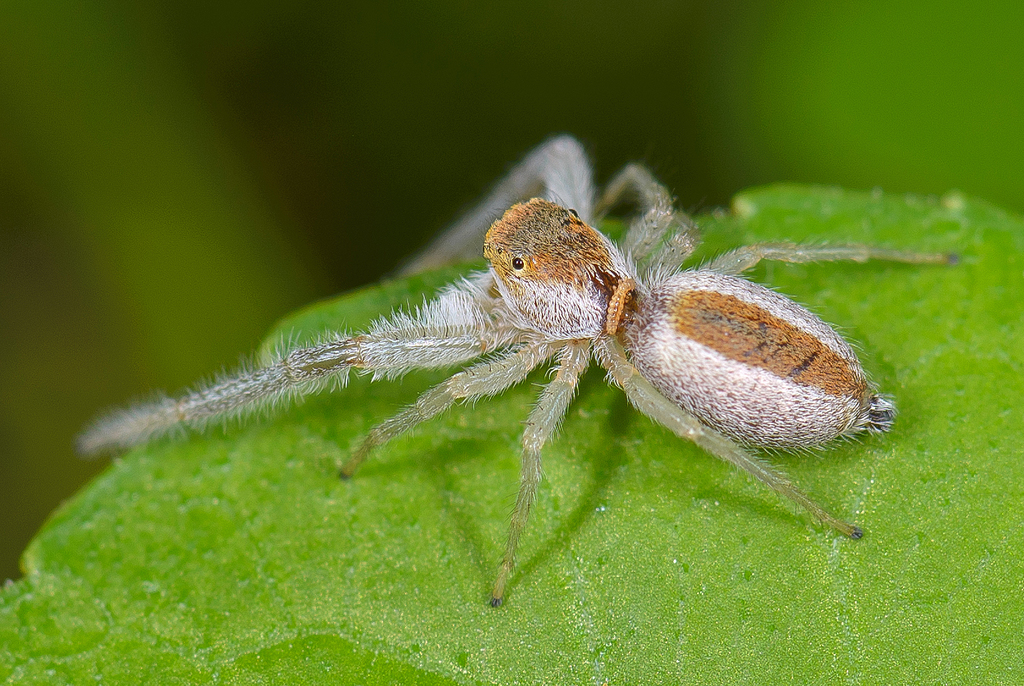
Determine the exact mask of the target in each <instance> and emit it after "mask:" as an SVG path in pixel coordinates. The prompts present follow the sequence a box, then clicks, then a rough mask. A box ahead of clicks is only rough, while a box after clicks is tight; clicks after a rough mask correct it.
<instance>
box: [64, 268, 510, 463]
mask: <svg viewBox="0 0 1024 686" xmlns="http://www.w3.org/2000/svg"><path fill="white" fill-rule="evenodd" d="M490 283H491V277H490V276H489V275H487V274H483V275H478V276H477V277H474V279H473V280H467V281H464V282H462V283H460V284H457V285H454V286H451V287H449V288H448V289H447V290H445V291H444V292H442V293H441V295H440V296H438V297H437V298H435V299H434V300H431V301H430V302H428V303H426V304H424V305H423V306H422V307H420V308H419V309H417V310H416V311H414V312H409V313H404V312H397V313H394V314H392V316H391V317H390V318H385V319H381V320H378V321H377V322H376V323H375V324H374V325H373V326H371V327H370V329H369V330H368V331H366V332H364V333H361V334H358V335H352V336H349V335H340V334H336V335H333V336H332V337H330V338H328V339H326V340H324V341H322V342H320V343H317V344H316V345H312V346H309V347H305V348H298V349H295V350H291V351H289V352H287V353H285V354H283V355H282V356H280V357H279V358H277V359H275V360H272V361H270V362H269V363H267V364H264V365H263V366H259V367H253V368H245V369H241V370H237V371H235V372H234V373H232V374H229V375H225V376H223V377H221V378H219V379H218V380H216V381H215V382H213V383H211V384H207V385H203V386H200V387H198V388H196V389H194V390H193V391H191V392H189V393H186V394H184V395H183V396H181V397H178V398H168V397H164V398H160V399H158V400H155V401H152V402H149V403H143V404H141V405H136V406H134V407H129V408H125V409H120V410H116V411H114V412H112V413H110V414H108V415H106V416H105V417H101V418H100V419H99V420H98V421H96V422H95V423H94V424H93V425H92V426H90V427H89V428H88V429H86V431H85V432H83V433H82V434H81V435H80V436H79V437H78V443H77V447H78V450H79V452H80V453H83V454H97V453H104V452H108V453H109V452H119V451H123V450H127V449H129V448H132V447H134V446H136V445H141V444H143V443H146V442H147V441H150V440H152V439H155V438H158V437H159V436H162V435H164V434H168V433H175V432H178V433H180V432H182V430H183V429H184V428H190V429H196V430H202V429H203V428H205V427H206V426H207V425H208V424H210V423H211V422H218V421H225V420H227V419H232V418H244V417H248V416H250V415H252V414H253V413H255V412H257V411H259V410H262V409H276V408H279V407H281V406H282V405H285V404H287V403H288V402H289V401H291V400H294V399H297V398H301V397H303V396H305V395H309V394H312V393H316V392H317V391H319V390H321V389H323V388H324V387H325V386H326V385H328V384H329V383H330V382H332V381H333V382H335V383H337V384H338V385H341V386H344V385H345V383H346V380H347V378H348V373H349V372H350V371H351V370H353V369H356V370H360V371H364V372H369V373H372V374H373V376H374V378H378V377H386V378H393V377H397V376H401V375H402V374H404V373H405V372H407V371H410V370H412V369H438V368H443V367H450V366H453V365H456V364H461V363H464V362H467V361H469V360H472V359H473V358H475V357H479V356H480V355H481V354H482V353H484V352H486V351H489V350H494V349H496V348H499V347H502V346H505V345H508V344H509V343H511V342H512V341H513V340H514V338H515V337H516V335H517V334H516V333H515V332H514V331H512V330H510V329H508V328H507V327H502V326H501V325H500V324H496V323H495V322H494V321H493V320H492V318H491V317H490V315H489V314H488V307H489V296H487V289H488V288H489V287H490Z"/></svg>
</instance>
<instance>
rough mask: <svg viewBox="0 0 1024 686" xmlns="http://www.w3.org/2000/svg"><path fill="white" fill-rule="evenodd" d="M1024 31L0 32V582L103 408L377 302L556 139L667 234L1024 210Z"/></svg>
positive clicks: (86, 18)
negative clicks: (736, 208)
mask: <svg viewBox="0 0 1024 686" xmlns="http://www.w3.org/2000/svg"><path fill="white" fill-rule="evenodd" d="M1021 27H1024V5H1022V4H1020V3H1011V2H992V1H991V0H989V1H986V0H979V1H978V2H974V3H971V4H962V3H950V2H928V3H906V4H899V5H897V4H895V3H888V2H880V1H874V2H865V1H861V2H856V3H854V2H845V3H844V2H839V3H821V2H811V1H809V0H808V1H803V0H775V1H773V2H765V1H757V2H707V1H702V2H642V1H638V2H633V3H628V4H627V3H593V4H591V5H589V6H588V5H585V4H583V3H568V2H565V3H562V2H522V3H517V4H516V5H515V6H502V5H497V4H491V3H471V2H459V3H456V2H444V1H437V2H431V3H420V2H391V3H388V2H384V3H358V4H356V3H336V4H335V5H334V6H332V7H327V8H324V7H321V6H319V4H315V3H303V2H292V3H267V2H260V1H258V0H257V2H250V3H245V4H242V3H231V2H226V3H209V2H203V3H200V2H196V1H195V0H184V1H182V0H179V1H178V2H173V3H171V2H145V3H135V2H127V1H118V0H92V1H87V2H83V3H75V4H72V3H67V2H63V0H62V1H61V2H56V1H55V0H32V1H31V2H29V1H26V0H7V1H6V2H4V3H2V4H0V579H3V578H6V577H12V578H16V577H17V576H18V575H19V571H18V568H17V558H18V556H19V554H20V551H21V550H22V549H23V548H24V546H25V544H26V543H27V542H28V540H29V539H30V537H31V536H32V534H33V533H34V532H35V530H36V529H37V528H38V527H39V526H40V525H41V524H42V522H43V520H44V518H45V517H46V515H47V513H48V512H50V511H51V510H52V509H53V508H54V507H55V506H56V505H57V504H58V503H59V502H60V501H61V500H62V499H64V498H67V497H68V496H70V495H71V494H73V493H74V492H75V491H76V490H77V489H78V488H79V487H80V486H81V485H82V484H83V483H84V482H85V481H86V480H87V479H89V478H90V477H91V476H92V475H94V474H96V473H97V472H98V471H100V470H102V469H103V468H104V465H105V461H103V460H100V461H93V462H84V461H81V460H79V459H78V458H76V457H75V455H74V454H73V452H72V448H71V445H72V441H73V437H74V435H75V433H76V431H77V430H78V429H79V428H80V427H81V426H82V425H83V424H84V423H85V422H87V421H88V420H89V419H90V418H91V417H92V416H94V415H95V414H96V413H97V412H98V411H100V410H101V409H103V408H105V407H108V406H111V405H117V404H123V403H125V402H126V401H128V400H130V399H131V398H133V397H140V396H145V394H146V393H147V392H148V391H149V390H150V389H154V388H157V389H159V388H163V389H168V390H177V389H180V388H182V387H183V386H185V385H187V384H189V383H191V382H193V381H195V380H196V379H198V378H200V377H202V376H204V375H209V374H210V373H212V372H216V371H218V370H220V369H221V368H224V367H232V366H234V365H235V364H236V363H237V362H238V361H239V359H241V357H242V356H244V355H247V354H249V353H250V352H251V351H252V349H253V348H254V346H255V345H256V343H257V341H258V340H259V339H260V336H261V335H262V334H263V333H264V332H265V331H266V330H267V329H268V328H269V327H270V325H271V324H272V323H273V322H274V320H275V319H277V318H278V317H280V316H282V315H284V314H285V313H287V312H288V311H290V310H292V309H294V308H296V307H298V306H300V305H302V304H305V303H308V302H310V301H312V300H314V299H317V298H321V297H325V296H328V295H330V294H334V293H337V292H340V291H343V290H346V289H350V288H353V287H356V286H359V285H361V284H366V283H369V282H372V281H375V280H377V279H379V278H381V277H382V276H383V275H384V274H386V273H388V272H389V271H390V270H391V269H393V268H394V267H395V266H396V264H397V263H398V262H399V261H401V259H402V258H403V257H405V256H408V255H409V254H410V253H412V252H413V251H415V250H416V249H417V248H418V247H419V246H422V245H423V244H424V243H425V242H426V241H427V239H428V238H429V237H430V236H431V235H432V234H434V233H435V232H436V231H437V230H439V229H440V228H442V227H443V226H444V225H445V224H446V223H447V222H448V221H450V220H451V219H452V218H453V217H454V216H456V215H457V213H458V212H459V211H460V209H462V208H464V207H465V206H466V205H467V204H468V203H470V202H471V201H472V200H474V199H475V198H476V197H478V196H479V195H480V194H481V193H482V192H483V191H485V190H486V189H487V187H488V185H489V184H490V183H492V182H493V181H494V180H496V179H497V178H498V177H499V176H500V175H501V174H502V172H503V171H504V170H505V169H507V167H508V165H509V164H511V163H512V162H514V161H515V160H517V159H518V158H519V157H520V156H521V155H523V154H524V153H525V152H526V151H528V150H529V149H530V148H531V147H533V146H534V145H536V144H538V143H539V142H541V141H542V140H543V139H544V138H546V137H547V136H549V135H550V134H552V133H556V132H562V131H566V132H570V133H573V134H575V135H576V136H577V137H579V138H580V139H581V140H582V141H583V142H584V143H585V144H586V145H587V146H588V148H589V149H590V150H591V152H592V153H593V155H594V157H595V160H596V163H597V169H598V176H599V179H601V180H604V179H607V178H608V176H609V175H611V174H612V173H613V172H614V171H615V170H616V169H618V168H619V167H620V166H621V165H622V164H624V163H626V162H628V161H631V160H643V161H646V162H647V163H648V164H649V165H650V166H651V167H652V168H653V169H654V170H655V172H656V173H657V174H658V176H660V177H661V178H662V179H663V180H664V181H665V182H666V183H667V184H668V185H669V186H670V187H671V188H672V189H673V191H674V192H675V193H676V194H677V195H678V197H679V199H680V203H681V205H682V206H684V207H686V208H688V209H691V210H700V209H702V208H704V209H706V208H709V207H714V206H717V205H722V204H725V203H727V202H728V199H729V198H730V196H731V195H732V194H733V193H735V192H736V191H737V190H739V189H741V188H744V187H747V186H751V185H755V184H761V183H767V182H773V181H784V180H785V181H804V182H813V183H826V184H840V185H843V186H846V187H850V188H873V187H879V188H882V189H884V190H885V191H889V192H915V193H943V192H945V191H947V190H949V189H951V188H958V189H961V190H963V191H966V192H968V193H971V194H975V195H979V196H982V197H985V198H987V199H989V200H992V201H995V202H997V203H1000V204H1002V205H1004V206H1006V207H1008V208H1010V209H1013V210H1016V211H1021V210H1022V209H1024V175H1022V173H1021V171H1022V169H1024V126H1022V122H1024V41H1022V40H1021V37H1020V34H1021Z"/></svg>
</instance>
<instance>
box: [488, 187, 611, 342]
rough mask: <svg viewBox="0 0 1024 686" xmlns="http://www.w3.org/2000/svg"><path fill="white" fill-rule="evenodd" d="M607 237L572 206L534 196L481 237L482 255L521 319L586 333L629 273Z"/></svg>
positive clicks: (554, 332) (563, 334) (560, 333)
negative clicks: (482, 244)
mask: <svg viewBox="0 0 1024 686" xmlns="http://www.w3.org/2000/svg"><path fill="white" fill-rule="evenodd" d="M613 249H614V248H613V247H612V246H611V243H610V242H609V241H608V239H606V238H605V237H604V236H602V235H601V234H600V233H598V232H597V231H595V230H594V229H593V228H591V227H590V226H588V225H587V224H586V223H585V222H583V221H582V220H581V219H580V218H579V217H578V216H577V215H576V213H575V212H574V211H573V210H568V209H565V208H564V207H561V206H559V205H556V204H555V203H552V202H548V201H547V200H541V199H539V198H534V199H533V200H530V201H529V202H525V203H521V204H519V205H514V206H513V207H511V208H509V210H508V211H507V212H505V215H504V216H503V217H502V218H501V219H499V220H498V221H496V222H494V224H493V225H492V226H491V228H490V230H489V231H488V232H487V237H486V238H485V239H484V256H485V257H486V258H487V259H488V261H489V262H490V263H491V269H493V270H494V273H495V275H496V276H497V277H498V287H499V290H500V291H501V294H502V297H503V298H504V299H505V301H506V302H507V303H508V305H509V306H510V307H511V309H512V310H513V311H514V312H516V313H518V315H519V317H520V318H521V325H522V326H524V327H525V328H530V329H533V330H536V331H540V332H542V333H544V334H547V335H550V336H553V337H556V338H590V337H593V336H596V335H598V334H599V333H600V332H601V330H602V326H603V325H604V321H605V317H606V313H607V310H608V301H609V298H610V297H611V294H612V292H613V291H614V289H615V286H616V285H617V284H618V283H619V281H620V280H621V279H623V278H625V277H627V276H628V275H627V274H625V273H624V268H623V266H622V264H621V262H622V260H621V257H619V258H618V259H617V260H616V255H617V253H616V254H615V255H613V253H612V250H613Z"/></svg>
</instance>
